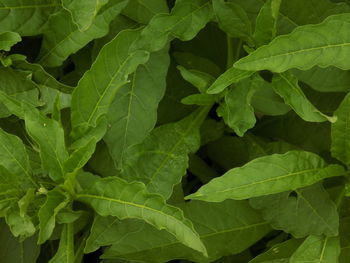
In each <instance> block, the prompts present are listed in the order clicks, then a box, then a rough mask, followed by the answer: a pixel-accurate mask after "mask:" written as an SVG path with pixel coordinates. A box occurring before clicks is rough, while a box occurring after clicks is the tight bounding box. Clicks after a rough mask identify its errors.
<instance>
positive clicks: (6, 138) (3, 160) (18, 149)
mask: <svg viewBox="0 0 350 263" xmlns="http://www.w3.org/2000/svg"><path fill="white" fill-rule="evenodd" d="M0 165H1V166H2V167H4V168H6V170H8V171H11V174H13V175H14V176H15V178H16V179H17V180H18V182H21V188H23V189H25V190H26V189H28V188H29V187H30V186H32V185H36V183H35V182H34V180H33V178H32V171H31V167H30V164H29V157H28V154H27V152H26V149H25V146H24V144H23V142H22V141H21V139H20V138H18V137H17V136H15V135H12V134H9V133H6V132H5V131H4V130H2V129H0ZM1 175H2V176H4V175H3V174H1Z"/></svg>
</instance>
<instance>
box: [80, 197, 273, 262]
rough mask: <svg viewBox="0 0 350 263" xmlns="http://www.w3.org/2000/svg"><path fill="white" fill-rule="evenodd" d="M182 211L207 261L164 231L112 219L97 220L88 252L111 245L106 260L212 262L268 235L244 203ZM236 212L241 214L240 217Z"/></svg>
mask: <svg viewBox="0 0 350 263" xmlns="http://www.w3.org/2000/svg"><path fill="white" fill-rule="evenodd" d="M181 207H182V208H183V210H184V213H185V215H186V216H187V217H188V218H189V219H190V220H191V221H192V222H193V224H194V227H195V229H196V230H197V231H198V233H199V235H200V237H201V239H202V241H203V243H204V244H205V246H206V247H207V249H208V258H205V257H203V256H202V255H201V254H199V253H198V252H197V251H194V250H192V249H190V248H187V247H185V246H184V245H182V244H181V243H180V242H179V241H177V240H176V239H175V238H174V237H172V236H171V235H170V234H168V233H166V232H165V231H156V230H155V229H154V228H153V227H151V226H149V225H145V224H141V223H140V222H138V221H132V220H124V221H118V220H114V218H111V217H106V218H103V217H97V218H96V219H95V222H94V226H93V228H92V231H91V235H90V237H89V239H88V242H87V244H88V246H87V247H86V248H87V249H88V250H87V251H93V250H96V249H97V248H98V247H99V246H106V245H110V244H112V247H111V248H109V249H108V250H107V251H106V252H105V254H104V255H103V258H119V259H127V260H136V261H146V262H154V263H161V262H167V261H169V260H171V259H176V258H178V259H187V260H191V261H194V262H212V261H214V260H215V259H218V258H220V257H222V256H224V255H230V254H237V253H240V252H241V251H243V250H245V249H246V248H247V247H249V246H250V245H251V244H253V243H254V242H256V241H257V240H258V239H260V238H261V236H263V235H264V234H265V233H267V232H268V231H269V226H268V224H267V223H266V222H264V221H263V220H262V219H261V217H260V216H259V214H258V213H257V212H255V211H254V210H253V209H252V208H251V207H249V205H248V203H247V202H245V201H233V200H227V201H225V202H222V203H206V202H199V201H193V202H189V203H186V204H183V205H181ZM235 211H240V212H239V214H238V213H235ZM222 213H225V214H226V217H220V216H217V215H219V214H222ZM106 226H108V227H107V228H106ZM128 230H129V231H128ZM222 244H225V246H223V245H222Z"/></svg>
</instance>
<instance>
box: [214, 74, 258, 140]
mask: <svg viewBox="0 0 350 263" xmlns="http://www.w3.org/2000/svg"><path fill="white" fill-rule="evenodd" d="M260 81H262V80H260ZM257 85H259V79H256V78H252V79H245V80H242V81H240V82H238V83H237V85H235V87H232V88H231V89H229V90H228V91H227V93H226V95H225V101H224V102H223V103H221V104H220V107H219V108H218V109H217V113H218V116H220V117H223V118H224V121H225V123H226V124H227V125H228V126H229V127H230V128H232V129H233V130H234V132H235V133H236V134H237V135H238V136H240V137H242V136H243V135H244V133H245V132H246V131H247V130H248V129H250V128H253V127H254V124H255V115H254V109H253V107H252V106H251V99H252V97H253V95H254V93H255V91H256V90H257V88H258V86H257Z"/></svg>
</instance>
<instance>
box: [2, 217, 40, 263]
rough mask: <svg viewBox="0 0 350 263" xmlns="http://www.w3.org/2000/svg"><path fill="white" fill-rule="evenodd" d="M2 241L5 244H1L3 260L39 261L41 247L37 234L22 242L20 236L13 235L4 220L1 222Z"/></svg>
mask: <svg viewBox="0 0 350 263" xmlns="http://www.w3.org/2000/svg"><path fill="white" fill-rule="evenodd" d="M0 243H1V244H3V246H0V257H1V260H2V261H3V262H6V263H19V262H21V263H36V262H37V258H38V256H39V252H40V248H39V246H37V244H36V236H33V237H30V238H27V239H26V240H24V241H22V242H20V241H19V239H18V238H15V237H14V236H13V235H12V233H11V232H10V231H9V229H8V227H7V226H6V224H5V223H4V221H3V220H1V223H0ZM5 244H6V245H5Z"/></svg>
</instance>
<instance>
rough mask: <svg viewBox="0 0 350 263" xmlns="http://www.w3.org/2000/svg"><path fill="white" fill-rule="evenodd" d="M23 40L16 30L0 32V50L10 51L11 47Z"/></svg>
mask: <svg viewBox="0 0 350 263" xmlns="http://www.w3.org/2000/svg"><path fill="white" fill-rule="evenodd" d="M21 40H22V39H21V36H20V35H19V34H17V33H15V32H3V33H0V50H5V51H10V49H11V47H12V46H13V45H14V44H16V43H18V42H20V41H21Z"/></svg>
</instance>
